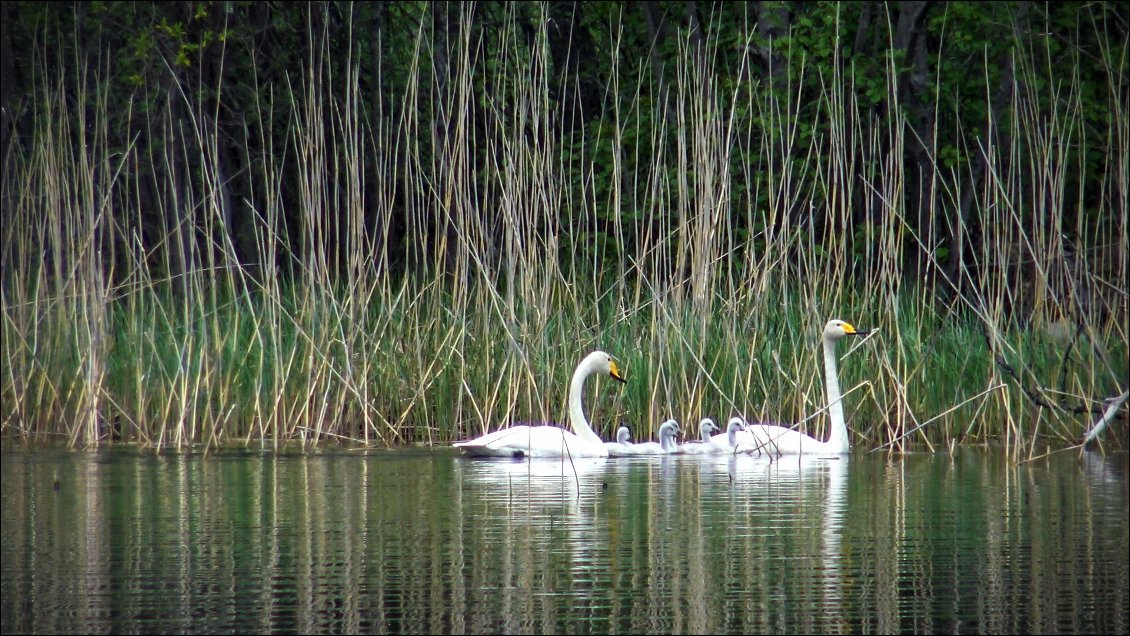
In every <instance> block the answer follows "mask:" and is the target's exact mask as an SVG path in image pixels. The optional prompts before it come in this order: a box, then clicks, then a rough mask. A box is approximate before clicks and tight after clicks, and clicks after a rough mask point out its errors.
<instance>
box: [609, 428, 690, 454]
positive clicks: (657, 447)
mask: <svg viewBox="0 0 1130 636" xmlns="http://www.w3.org/2000/svg"><path fill="white" fill-rule="evenodd" d="M678 434H679V423H678V422H676V421H675V420H667V421H666V422H664V423H663V424H662V425H660V427H659V442H643V443H640V444H629V445H628V446H625V447H624V448H622V449H616V450H613V451H610V452H609V455H612V456H613V457H623V456H630V455H666V454H668V453H675V452H678V450H679V445H678V443H677V442H675V436H676V435H678Z"/></svg>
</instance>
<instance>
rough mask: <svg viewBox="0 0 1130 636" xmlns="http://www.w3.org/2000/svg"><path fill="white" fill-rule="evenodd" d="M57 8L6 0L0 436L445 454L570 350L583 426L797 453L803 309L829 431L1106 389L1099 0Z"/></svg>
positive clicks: (1079, 415) (1108, 21)
mask: <svg viewBox="0 0 1130 636" xmlns="http://www.w3.org/2000/svg"><path fill="white" fill-rule="evenodd" d="M57 4H62V8H58V7H56V6H55V5H54V4H51V5H43V6H42V7H40V5H39V4H38V3H5V5H4V9H3V10H4V11H5V14H4V16H3V18H4V20H3V21H4V23H5V24H7V25H12V26H11V27H10V28H11V29H16V31H15V34H14V35H13V34H11V33H9V34H6V35H5V39H6V40H9V39H10V40H12V42H13V46H15V50H16V51H17V55H15V57H14V58H13V59H14V61H10V63H12V64H14V65H15V66H16V67H17V70H20V71H21V72H22V75H20V76H19V77H20V79H21V84H20V85H21V86H22V87H23V88H24V89H25V90H26V92H25V93H24V94H23V95H22V96H20V97H19V98H18V99H17V98H15V97H12V96H11V95H10V94H7V95H5V104H4V108H5V119H4V127H5V141H4V150H3V161H4V163H3V177H2V178H3V181H2V185H3V194H2V200H3V219H2V221H3V239H2V246H0V247H2V252H0V257H2V265H3V271H2V280H0V288H2V294H3V315H2V324H0V335H2V338H3V345H2V348H3V365H2V372H0V425H2V431H0V439H2V441H3V443H4V444H5V445H9V444H65V445H67V446H71V447H76V448H91V447H98V446H103V445H111V444H137V445H140V446H143V447H146V448H158V449H160V448H189V447H199V446H204V447H205V448H222V447H264V448H276V449H278V448H282V447H284V446H288V445H291V444H293V443H301V444H303V445H304V446H307V445H318V444H345V445H350V446H352V445H356V446H373V447H399V446H406V445H412V444H427V445H440V446H446V445H449V444H450V443H451V442H454V441H457V440H460V439H466V438H469V437H474V436H477V435H480V434H482V433H484V432H487V431H490V430H496V429H498V428H499V427H501V426H503V425H505V424H507V423H517V422H526V421H556V422H565V421H566V418H565V416H564V413H565V399H566V391H567V384H568V381H569V376H570V374H571V373H572V370H573V368H574V367H575V365H576V363H577V362H578V361H579V360H580V359H581V358H582V357H583V356H584V355H586V354H587V353H589V352H590V351H592V350H594V349H598V348H599V349H603V350H605V351H608V352H610V353H611V354H612V355H613V356H615V358H616V360H617V362H618V364H619V365H620V368H621V369H622V371H623V372H624V374H625V376H626V377H627V380H628V383H627V384H626V385H624V386H619V385H617V386H613V384H612V383H611V382H608V381H600V380H597V381H592V382H590V383H589V385H588V386H587V387H586V392H585V409H586V412H587V413H588V415H589V418H590V421H592V423H593V427H594V430H596V432H597V433H598V434H600V435H601V436H602V437H603V438H604V439H606V440H610V439H613V437H614V431H615V430H616V428H617V426H619V424H620V423H621V422H626V423H628V424H629V425H630V426H631V427H632V430H633V435H634V437H636V438H637V439H641V440H642V439H651V438H654V435H655V430H656V429H657V428H658V426H659V424H660V423H661V422H662V421H663V420H665V419H666V418H668V417H673V418H675V419H676V420H678V421H679V422H680V423H682V424H683V425H684V426H687V425H690V424H692V423H695V422H698V421H699V419H700V418H702V417H706V416H709V417H712V418H714V419H715V420H716V421H725V420H727V419H729V417H730V416H732V415H735V414H740V415H743V416H744V417H746V418H748V419H750V420H760V421H769V420H772V421H776V422H785V423H790V422H803V423H802V426H801V428H802V430H805V431H806V432H807V433H809V434H810V435H813V436H816V437H818V438H823V437H825V436H826V435H827V431H826V430H825V425H824V421H825V416H824V414H823V413H822V412H821V410H820V409H821V407H822V405H823V404H824V389H823V379H822V378H823V375H822V374H823V366H822V363H821V361H820V360H821V359H820V339H819V338H820V330H821V329H822V327H823V325H824V323H825V322H826V321H827V320H828V319H829V318H841V319H844V320H847V321H849V322H851V323H852V324H853V325H855V326H857V327H859V328H863V329H868V328H871V329H877V330H878V331H877V332H876V333H874V334H872V335H870V336H868V337H867V338H860V339H859V340H858V341H853V342H852V345H851V346H843V347H841V349H840V352H839V353H840V360H841V363H840V372H841V386H842V388H843V389H844V392H845V394H846V397H845V400H844V401H845V411H846V414H847V419H848V428H849V430H850V435H851V444H852V448H853V450H854V451H855V452H864V451H870V450H873V449H883V450H893V451H907V450H924V451H932V450H939V449H951V450H952V449H953V448H954V447H955V446H960V445H973V444H977V445H980V444H994V445H1002V446H1005V447H1007V448H1009V449H1010V451H1011V452H1013V453H1015V455H1016V456H1018V457H1033V456H1036V455H1040V454H1042V453H1044V452H1047V451H1048V450H1052V449H1058V448H1063V447H1070V446H1073V445H1076V444H1079V443H1080V442H1082V441H1083V439H1084V436H1085V435H1086V434H1087V432H1088V430H1089V429H1090V428H1091V427H1092V426H1093V425H1094V424H1095V422H1096V421H1097V420H1099V419H1100V418H1101V417H1102V416H1103V414H1104V412H1105V411H1107V409H1108V405H1109V404H1110V400H1113V399H1116V398H1118V397H1119V396H1120V395H1123V394H1124V392H1125V391H1126V390H1127V384H1128V377H1130V373H1128V361H1127V360H1128V358H1130V331H1128V327H1127V323H1128V320H1127V318H1128V312H1127V298H1128V292H1130V285H1128V278H1127V261H1128V258H1130V257H1128V252H1130V245H1128V238H1127V233H1128V230H1130V222H1128V209H1130V206H1128V205H1127V198H1128V193H1130V177H1128V162H1130V159H1128V157H1130V132H1128V119H1127V116H1128V112H1127V109H1128V105H1127V103H1126V99H1125V95H1126V86H1127V83H1128V80H1130V78H1128V75H1127V69H1128V60H1127V56H1128V44H1127V39H1126V15H1127V11H1126V9H1124V8H1119V7H1118V4H1117V3H1091V4H1087V5H1083V4H1077V5H1070V6H1071V8H1070V9H1063V8H1061V7H1058V6H1054V7H1053V6H1051V5H1028V4H1027V3H1020V4H1010V3H989V4H988V5H985V6H975V5H973V4H970V5H967V4H965V3H947V4H946V5H942V6H939V5H932V6H931V7H919V8H917V9H914V7H916V6H917V5H919V4H922V5H928V4H929V3H900V4H901V8H899V9H898V11H901V12H902V13H891V12H892V11H895V10H896V9H895V8H894V7H892V6H887V5H882V4H880V3H860V4H856V5H843V7H844V8H841V3H834V4H829V5H823V6H822V5H815V6H807V5H806V6H805V8H793V9H779V10H778V11H777V12H776V13H772V12H769V11H768V10H767V9H764V7H763V10H766V11H767V13H765V14H762V15H755V14H750V13H749V12H750V11H753V9H750V8H748V7H747V8H737V7H736V6H731V5H699V4H698V3H684V4H680V5H679V7H683V8H679V9H677V8H675V7H673V6H672V7H667V8H665V9H663V13H661V14H658V13H655V14H653V13H652V12H653V11H657V10H658V9H657V8H656V7H660V8H662V7H666V5H664V4H663V3H644V4H646V5H648V6H647V7H646V8H643V9H641V8H640V7H639V6H636V5H621V4H616V3H610V4H607V5H596V6H589V5H583V6H582V5H576V6H575V7H574V9H572V10H571V12H569V11H566V12H565V13H564V14H562V13H561V12H562V11H564V9H563V8H562V6H560V4H558V3H547V4H539V3H529V4H517V3H508V4H505V5H479V4H475V3H453V4H446V3H424V4H412V5H407V4H402V3H378V4H380V7H378V8H373V7H361V6H356V7H355V6H353V5H344V4H337V3H325V4H323V3H315V4H310V5H298V7H299V8H298V9H297V10H294V9H291V10H286V9H285V8H277V7H276V8H272V9H262V11H273V12H274V13H272V14H271V15H269V16H266V17H264V15H263V14H261V13H260V10H259V9H255V8H254V6H257V5H254V3H253V5H247V6H245V5H238V4H236V5H233V6H234V7H235V8H234V9H232V11H234V12H236V14H237V15H234V16H233V15H230V12H229V14H224V13H223V12H222V11H221V8H220V6H218V5H217V6H213V5H207V4H206V3H205V4H197V3H164V4H163V5H159V4H153V5H149V4H146V3H135V4H130V5H128V6H127V5H121V6H119V5H109V6H108V7H103V6H102V5H85V6H83V7H77V6H72V5H68V4H64V3H57ZM731 4H732V5H740V3H731ZM760 4H761V5H764V6H765V7H768V6H770V5H773V6H776V5H774V3H760ZM1064 4H1070V3H1064ZM164 5H168V6H164ZM570 6H573V5H570ZM1001 6H1003V7H1005V8H1004V9H1002V8H1000V7H1001ZM52 7H55V8H52ZM185 7H189V8H195V13H194V12H193V11H191V10H187V9H185ZM686 7H698V9H697V11H690V10H689V9H687V8H686ZM947 7H948V8H947ZM994 7H996V8H994ZM676 9H677V10H676ZM582 10H584V11H586V13H584V14H583V15H581V14H579V13H578V12H579V11H582ZM912 10H917V11H921V12H922V13H923V15H911V14H910V13H908V12H910V11H912ZM99 11H103V12H105V13H97V12H99ZM176 11H180V12H181V13H170V14H163V13H162V12H176ZM371 11H375V12H376V13H369V12H371ZM641 11H642V12H644V13H639V12H641ZM680 11H687V13H680ZM733 11H737V12H739V13H737V14H731V13H729V12H733ZM984 11H999V12H1000V13H995V14H994V16H995V18H997V21H996V22H995V24H996V27H994V28H995V29H996V30H995V31H991V32H979V31H976V30H975V27H974V25H977V24H982V23H983V22H984V18H985V16H983V15H979V14H977V12H984ZM146 12H148V13H146ZM633 12H636V13H639V14H638V15H637V14H636V13H633ZM1047 12H1052V13H1047ZM237 17H238V18H240V20H242V21H240V20H237V19H236V18H237ZM1065 19H1067V20H1068V22H1069V24H1067V25H1066V26H1062V25H1061V24H1060V23H1061V22H1062V21H1063V20H1065ZM1072 20H1073V21H1072ZM286 21H289V22H286ZM283 22H285V24H283ZM814 22H815V24H816V26H813V23H814ZM93 23H98V24H99V25H100V27H99V30H97V32H96V33H95V31H93V30H92V29H94V28H95V27H93V26H91V25H92V24H93ZM139 24H140V25H142V26H137V25H139ZM123 25H125V26H130V27H136V28H134V29H133V30H130V29H129V28H125V26H123ZM563 25H566V26H567V27H568V28H567V29H566V30H567V31H568V34H569V37H568V38H564V44H563V36H562V35H561V33H560V31H561V29H564V28H565V26H563ZM767 25H769V26H767ZM115 26H117V27H120V28H115ZM142 27H144V28H142ZM770 27H772V28H770ZM6 28H8V27H6ZM1118 34H1121V36H1118ZM78 35H82V36H83V37H82V38H79V37H78ZM911 36H914V37H920V38H921V39H920V40H916V39H914V37H911ZM21 38H22V39H21ZM286 38H293V41H291V40H287V39H286ZM906 38H909V39H906ZM79 40H81V42H79ZM641 42H642V43H643V44H641ZM146 43H148V44H146ZM649 43H650V44H649ZM6 44H8V42H6ZM288 45H289V46H288ZM563 46H564V47H565V48H564V50H562V48H561V47H563ZM131 47H132V48H131ZM146 47H148V48H146ZM863 47H870V48H868V49H867V50H868V51H870V53H869V54H868V55H863V54H862V48H863ZM916 47H925V48H921V49H920V48H916ZM264 51H275V54H276V55H277V56H278V57H276V58H267V59H261V58H259V57H257V55H261V54H262V53H263V52H264ZM853 52H854V53H855V54H854V55H853ZM5 57H9V56H8V54H7V52H6V53H5ZM280 65H281V67H280ZM590 66H591V68H590ZM6 77H8V76H6ZM5 82H6V83H7V82H8V79H5ZM127 89H128V90H127ZM7 92H8V91H6V93H7ZM806 418H807V419H806ZM1126 420H1127V416H1126V408H1125V406H1124V407H1123V408H1122V409H1121V410H1120V411H1118V412H1115V413H1113V414H1112V415H1111V424H1110V425H1108V426H1106V429H1105V431H1104V432H1103V434H1102V435H1100V436H1099V437H1098V442H1097V443H1099V444H1102V445H1103V447H1104V448H1125V447H1126V440H1127V433H1128V431H1127V426H1126ZM1092 443H1095V442H1092Z"/></svg>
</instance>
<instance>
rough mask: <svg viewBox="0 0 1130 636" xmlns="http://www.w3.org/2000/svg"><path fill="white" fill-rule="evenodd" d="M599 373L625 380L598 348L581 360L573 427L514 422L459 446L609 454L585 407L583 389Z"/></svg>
mask: <svg viewBox="0 0 1130 636" xmlns="http://www.w3.org/2000/svg"><path fill="white" fill-rule="evenodd" d="M595 373H606V374H608V375H610V376H612V378H613V379H615V380H619V381H620V382H624V378H623V377H621V375H620V370H619V369H617V368H616V362H614V361H613V360H612V356H610V355H608V354H607V353H605V352H603V351H594V352H592V353H590V354H589V355H588V356H586V357H585V359H584V360H581V363H580V364H579V365H577V370H576V371H574V372H573V379H572V381H570V383H569V424H570V425H571V426H572V427H573V430H572V431H571V432H570V431H567V430H565V429H563V428H560V427H558V426H551V425H548V424H547V425H542V426H525V425H522V426H511V427H510V428H507V429H503V430H501V431H495V432H493V433H487V434H486V435H483V436H481V437H477V438H475V439H472V440H467V441H465V442H456V443H455V447H456V448H459V449H461V450H462V451H463V452H464V453H466V454H467V455H470V456H474V457H607V456H608V448H607V447H606V446H605V444H604V440H602V439H600V436H599V435H597V434H596V433H595V432H593V430H592V427H590V426H589V422H588V420H587V419H585V412H584V409H582V408H581V389H582V388H583V386H584V383H585V380H586V379H587V378H588V377H589V376H590V375H593V374H595Z"/></svg>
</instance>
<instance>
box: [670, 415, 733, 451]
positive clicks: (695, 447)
mask: <svg viewBox="0 0 1130 636" xmlns="http://www.w3.org/2000/svg"><path fill="white" fill-rule="evenodd" d="M698 430H699V434H700V435H701V436H702V440H701V441H698V442H688V443H686V444H683V445H682V446H680V447H679V452H680V453H686V454H688V455H706V454H709V453H720V452H723V451H725V450H726V449H724V448H720V447H718V446H716V445H715V444H714V438H713V437H711V435H710V434H711V433H713V432H714V431H717V430H718V426H717V425H716V424H715V423H714V420H712V419H710V418H709V417H704V418H702V421H701V422H699V423H698ZM721 437H725V436H724V435H723V436H721Z"/></svg>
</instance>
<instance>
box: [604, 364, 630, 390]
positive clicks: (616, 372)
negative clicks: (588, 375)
mask: <svg viewBox="0 0 1130 636" xmlns="http://www.w3.org/2000/svg"><path fill="white" fill-rule="evenodd" d="M608 375H610V376H612V379H613V380H619V381H620V382H623V383H624V384H627V383H628V381H627V380H625V379H624V376H622V375H620V367H617V366H616V361H615V360H609V361H608Z"/></svg>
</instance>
